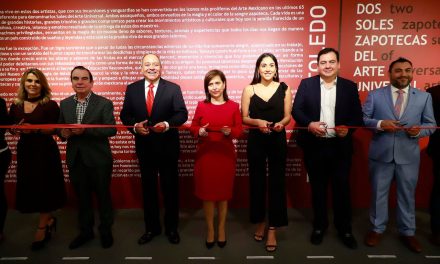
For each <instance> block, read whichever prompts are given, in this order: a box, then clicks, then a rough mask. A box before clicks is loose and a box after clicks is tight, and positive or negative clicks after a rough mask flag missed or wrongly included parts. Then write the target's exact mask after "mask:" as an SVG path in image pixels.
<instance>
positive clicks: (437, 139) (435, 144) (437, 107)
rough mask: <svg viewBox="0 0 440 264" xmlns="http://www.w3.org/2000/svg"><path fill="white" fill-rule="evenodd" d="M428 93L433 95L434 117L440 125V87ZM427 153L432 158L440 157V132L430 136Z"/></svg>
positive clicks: (432, 88) (431, 89)
mask: <svg viewBox="0 0 440 264" xmlns="http://www.w3.org/2000/svg"><path fill="white" fill-rule="evenodd" d="M426 91H427V92H428V93H430V94H431V97H432V107H433V109H434V117H435V120H436V121H437V123H438V122H440V85H437V86H433V87H431V88H429V89H428V90H426ZM427 151H428V154H429V155H430V156H431V157H434V156H435V157H440V130H438V129H437V130H435V132H434V133H433V134H432V135H431V136H429V144H428V149H427Z"/></svg>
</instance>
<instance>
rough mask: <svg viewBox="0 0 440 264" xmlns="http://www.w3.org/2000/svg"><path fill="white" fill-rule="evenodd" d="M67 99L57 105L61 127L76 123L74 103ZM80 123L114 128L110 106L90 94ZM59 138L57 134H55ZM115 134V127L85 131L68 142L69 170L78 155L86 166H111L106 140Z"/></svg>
mask: <svg viewBox="0 0 440 264" xmlns="http://www.w3.org/2000/svg"><path fill="white" fill-rule="evenodd" d="M73 98H74V96H70V97H68V98H66V99H64V100H62V101H61V103H60V117H59V120H58V123H60V124H75V123H76V101H75V100H74V99H73ZM81 124H103V125H115V124H116V121H115V117H114V115H113V103H112V102H111V101H110V100H108V99H106V98H104V97H102V96H99V95H96V94H94V93H92V94H91V96H90V99H89V104H88V105H87V109H86V112H85V114H84V117H83V119H82V123H81ZM58 134H59V136H61V135H60V133H58ZM114 135H116V128H86V129H85V131H84V133H83V134H81V135H78V136H72V137H70V138H68V140H67V147H66V161H67V166H68V167H69V168H70V167H72V166H74V165H75V164H74V162H75V159H76V157H77V155H81V159H82V161H83V162H84V164H86V165H87V166H91V167H96V166H100V165H103V166H106V165H109V164H112V162H113V157H112V152H111V149H110V143H109V139H108V138H109V137H112V136H114Z"/></svg>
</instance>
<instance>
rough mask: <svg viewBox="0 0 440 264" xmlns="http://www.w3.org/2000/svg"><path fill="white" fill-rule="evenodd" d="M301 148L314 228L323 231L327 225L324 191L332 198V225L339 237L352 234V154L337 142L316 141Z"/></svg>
mask: <svg viewBox="0 0 440 264" xmlns="http://www.w3.org/2000/svg"><path fill="white" fill-rule="evenodd" d="M317 140H318V141H317V142H315V143H314V144H310V145H308V146H306V147H304V148H303V151H304V162H305V166H306V169H307V173H308V176H309V180H310V186H311V191H312V206H313V214H314V216H313V228H314V229H316V230H326V229H327V227H328V225H329V222H328V212H327V197H328V194H327V191H328V188H329V184H331V190H332V194H333V212H334V217H333V221H334V224H335V227H336V230H337V231H338V232H339V233H340V234H345V233H351V197H350V183H349V176H350V167H351V158H352V157H351V155H352V150H351V148H349V147H348V146H345V145H344V143H345V142H341V141H340V139H339V138H328V139H317Z"/></svg>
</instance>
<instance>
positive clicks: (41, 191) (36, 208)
mask: <svg viewBox="0 0 440 264" xmlns="http://www.w3.org/2000/svg"><path fill="white" fill-rule="evenodd" d="M59 112H60V110H59V107H58V104H57V103H56V102H55V101H52V100H51V89H50V87H49V84H48V82H47V79H46V76H44V74H43V73H42V72H41V71H40V70H38V69H29V70H27V71H26V72H24V74H23V76H22V77H21V80H20V87H19V88H18V93H17V98H15V100H14V102H13V104H12V105H11V108H10V111H9V115H10V117H11V119H12V122H13V123H14V124H19V125H26V124H55V123H57V121H58V116H59ZM11 133H12V134H15V135H18V136H19V137H20V138H19V140H18V143H17V190H16V208H17V210H18V211H20V212H22V213H36V212H37V213H39V214H40V216H39V224H38V228H37V231H36V233H35V238H34V242H33V243H32V246H31V249H32V250H39V249H41V248H43V247H44V246H45V244H46V243H47V242H48V241H49V240H50V238H51V236H52V233H53V231H55V230H56V218H55V217H53V216H52V214H51V213H52V212H53V211H55V210H57V209H59V208H61V207H62V206H63V205H64V203H65V201H66V191H65V186H64V175H63V170H62V167H61V158H60V152H59V149H58V146H57V144H56V142H55V140H54V138H53V134H55V129H27V128H26V129H11Z"/></svg>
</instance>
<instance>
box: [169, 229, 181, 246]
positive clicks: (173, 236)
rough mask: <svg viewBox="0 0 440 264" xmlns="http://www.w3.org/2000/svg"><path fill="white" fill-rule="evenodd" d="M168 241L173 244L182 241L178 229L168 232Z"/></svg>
mask: <svg viewBox="0 0 440 264" xmlns="http://www.w3.org/2000/svg"><path fill="white" fill-rule="evenodd" d="M166 235H167V237H168V241H170V243H171V244H179V242H180V236H179V232H177V231H170V232H167V234H166Z"/></svg>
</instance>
